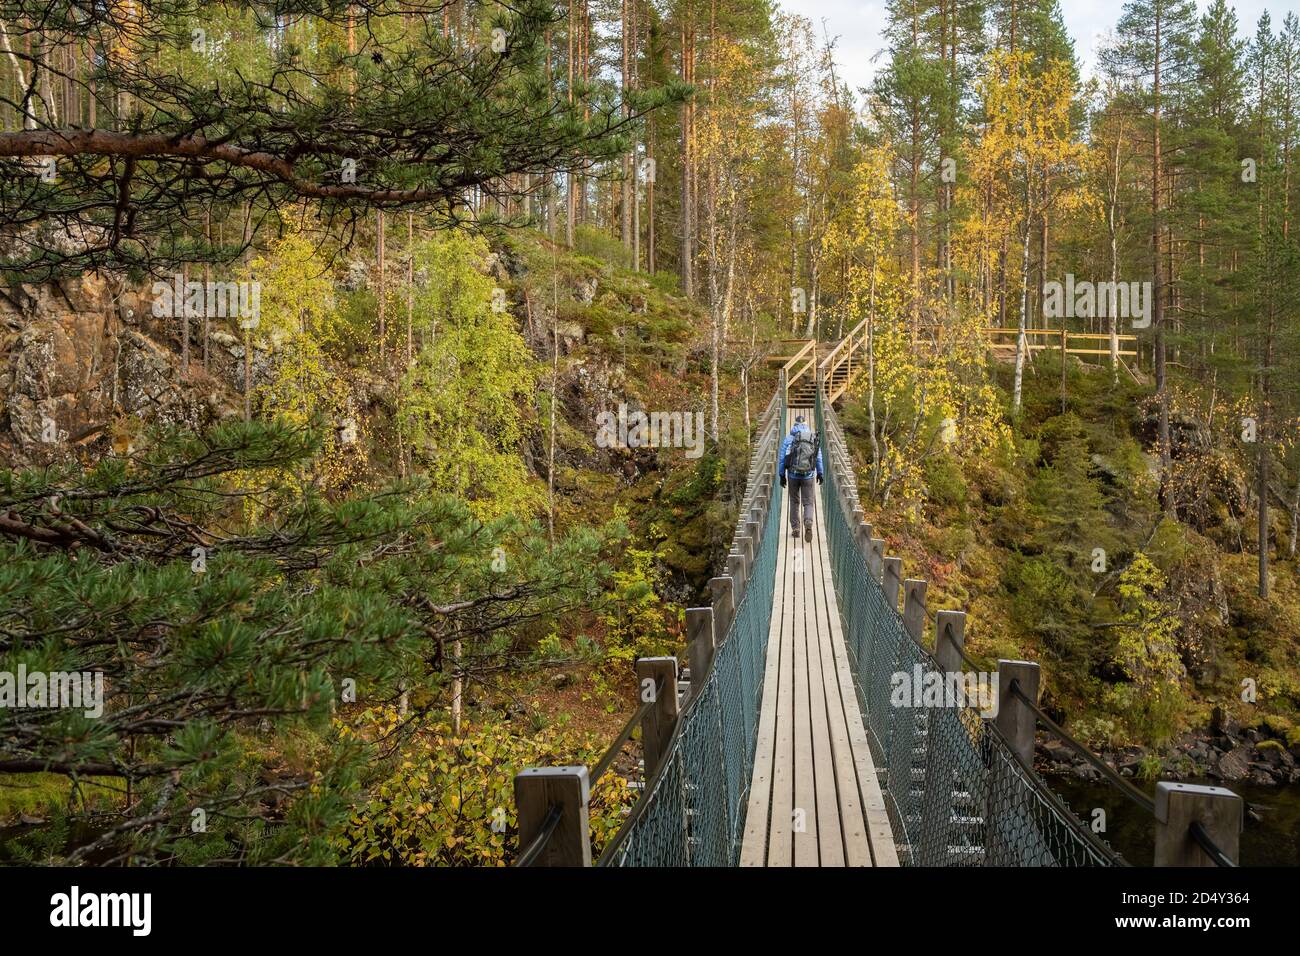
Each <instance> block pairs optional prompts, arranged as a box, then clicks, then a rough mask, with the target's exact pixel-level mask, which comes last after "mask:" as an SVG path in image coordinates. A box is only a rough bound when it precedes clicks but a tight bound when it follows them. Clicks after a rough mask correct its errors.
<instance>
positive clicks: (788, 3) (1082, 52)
mask: <svg viewBox="0 0 1300 956" xmlns="http://www.w3.org/2000/svg"><path fill="white" fill-rule="evenodd" d="M777 2H778V3H779V4H780V5H781V6H782V7H783V8H784V9H785V10H787V11H789V12H791V13H797V14H800V15H801V16H805V17H807V18H808V19H809V20H811V21H812V24H813V29H814V31H815V32H816V34H817V36H818V37H821V36H822V33H823V30H822V21H823V20H824V21H825V24H826V26H825V32H826V33H829V34H830V36H832V37H838V38H839V39H838V41H837V43H836V54H837V55H836V60H837V61H838V63H839V65H840V74H841V75H842V76H843V77H844V78H845V80H846V81H847V82H848V83H849V84H850V85H851V86H852V87H853V88H854V89H855V90H856V89H857V88H858V87H860V86H866V85H867V84H868V83H870V82H871V77H872V75H873V74H874V73H875V70H876V69H877V67H879V66H880V64H881V62H882V60H883V58H882V60H875V61H873V60H872V58H873V57H874V56H875V55H876V54H877V53H878V52H879V51H880V49H881V47H882V46H883V41H882V39H881V35H880V34H881V29H882V27H883V26H884V22H885V4H884V0H777ZM1196 5H1197V8H1198V9H1199V10H1202V11H1203V10H1205V9H1206V7H1208V6H1209V5H1210V0H1197V3H1196ZM1229 6H1231V7H1233V8H1235V9H1236V11H1237V28H1238V31H1239V32H1240V33H1241V34H1242V35H1243V36H1245V37H1251V36H1254V34H1255V24H1256V22H1257V21H1258V20H1259V16H1260V14H1261V13H1263V12H1264V11H1265V10H1268V12H1269V15H1270V16H1271V17H1272V18H1273V29H1274V30H1275V31H1276V30H1277V29H1278V27H1279V26H1280V25H1281V23H1282V17H1283V16H1285V15H1286V14H1287V13H1288V12H1289V11H1296V12H1300V0H1236V2H1232V0H1229ZM1123 7H1124V0H1061V10H1062V12H1063V13H1064V14H1065V25H1066V27H1067V28H1068V29H1069V31H1070V34H1071V36H1073V37H1074V49H1075V53H1076V54H1077V56H1078V57H1079V62H1080V64H1081V65H1082V67H1083V73H1084V76H1088V75H1090V73H1091V70H1092V65H1093V63H1094V62H1095V61H1096V51H1097V48H1098V47H1099V46H1100V45H1101V40H1102V36H1103V34H1104V33H1105V32H1106V31H1108V30H1111V29H1114V26H1115V23H1116V22H1117V21H1118V20H1119V17H1120V11H1121V10H1122V9H1123Z"/></svg>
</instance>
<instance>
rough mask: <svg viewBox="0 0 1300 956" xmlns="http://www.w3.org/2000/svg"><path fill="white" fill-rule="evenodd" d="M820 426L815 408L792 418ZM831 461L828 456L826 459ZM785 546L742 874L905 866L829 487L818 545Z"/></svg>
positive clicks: (784, 511)
mask: <svg viewBox="0 0 1300 956" xmlns="http://www.w3.org/2000/svg"><path fill="white" fill-rule="evenodd" d="M796 414H802V415H803V416H804V418H805V419H806V420H808V421H809V422H811V421H812V419H813V415H812V411H811V410H807V409H805V410H794V409H792V410H791V411H790V412H789V418H788V420H787V422H786V426H785V432H784V433H783V434H789V431H790V428H791V427H792V425H793V422H794V416H795V415H796ZM823 458H825V455H823ZM789 498H790V496H789V494H788V493H786V494H782V495H781V530H780V535H781V540H780V544H779V548H778V552H777V559H776V589H775V596H774V598H773V601H772V625H771V631H770V632H769V637H768V645H767V664H766V671H765V673H764V678H763V701H762V709H761V711H760V713H759V724H758V746H757V750H756V752H755V755H754V776H753V779H752V782H751V785H750V796H749V808H748V811H747V813H746V817H745V835H744V842H743V844H742V846H741V853H740V865H741V866H898V854H897V852H896V851H895V848H894V838H893V834H892V832H891V830H890V826H889V818H888V816H887V814H886V811H885V802H884V799H883V798H882V796H881V792H880V784H879V782H878V781H877V779H876V769H875V765H874V764H873V763H872V761H871V752H870V750H869V749H868V746H867V733H866V730H865V728H864V725H863V722H862V714H861V711H860V710H859V708H858V698H857V693H856V691H855V690H854V684H853V675H852V672H851V671H850V667H849V662H848V658H847V656H846V650H845V645H844V635H843V633H842V631H841V624H840V613H839V606H838V604H837V602H836V599H835V587H834V585H833V583H832V581H831V569H830V555H829V551H828V548H827V544H826V540H825V537H824V534H823V532H824V529H825V520H824V515H823V511H822V499H821V489H820V488H819V489H818V492H817V495H816V501H817V512H816V514H817V518H816V522H815V524H814V526H813V539H812V541H804V540H803V536H802V534H801V535H800V537H799V538H798V539H795V538H793V537H791V536H790V500H789Z"/></svg>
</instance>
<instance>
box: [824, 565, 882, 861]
mask: <svg viewBox="0 0 1300 956" xmlns="http://www.w3.org/2000/svg"><path fill="white" fill-rule="evenodd" d="M830 594H831V597H832V598H833V597H834V590H833V589H831V591H830ZM834 611H835V613H834V614H830V615H828V617H829V625H830V634H831V647H832V648H833V651H834V656H835V671H836V679H837V681H838V683H839V691H840V705H841V707H842V708H843V711H844V721H845V725H846V726H847V729H848V733H849V743H850V746H851V750H852V754H853V764H854V768H855V770H856V771H857V786H858V792H859V794H860V798H861V804H862V812H863V817H864V821H865V824H866V828H867V836H868V838H869V840H870V844H871V857H872V862H873V863H874V864H875V865H876V866H898V865H899V864H898V850H897V848H896V847H895V845H894V831H893V828H892V827H891V826H890V823H889V811H888V810H887V809H886V808H885V797H884V793H883V791H882V790H881V788H880V779H879V777H878V776H877V775H876V765H875V763H874V761H873V760H872V759H871V747H870V745H869V744H868V743H867V730H866V724H865V723H864V721H863V718H862V710H861V708H860V707H859V706H858V692H857V687H856V685H855V683H854V680H853V670H852V667H851V665H850V662H849V656H848V647H847V645H846V643H845V640H844V629H843V625H842V624H841V622H840V615H839V607H838V604H837V605H836V606H835V607H834Z"/></svg>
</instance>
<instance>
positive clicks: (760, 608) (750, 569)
mask: <svg viewBox="0 0 1300 956" xmlns="http://www.w3.org/2000/svg"><path fill="white" fill-rule="evenodd" d="M784 420H785V393H784V390H783V389H778V390H777V392H776V393H774V394H773V396H772V400H771V401H770V402H769V403H768V405H767V408H766V410H765V411H764V413H763V415H762V416H761V418H760V419H759V424H758V429H757V434H756V436H755V442H754V450H753V452H752V455H751V458H750V465H749V472H748V475H747V481H746V488H745V495H744V498H743V499H742V501H741V507H740V513H739V516H738V518H737V522H736V530H735V534H734V536H733V539H732V545H731V550H730V553H729V554H728V555H727V558H726V564H725V568H724V570H723V573H722V574H720V575H719V576H718V577H716V578H713V579H712V580H711V581H710V582H709V587H710V592H711V595H712V598H713V601H712V604H711V605H709V606H707V607H699V608H690V609H688V610H687V612H686V619H687V631H688V648H687V650H688V654H689V662H690V663H689V677H690V679H689V682H688V683H687V685H686V692H685V694H684V695H682V694H679V687H678V662H677V660H676V658H672V657H668V658H643V659H641V660H639V661H637V677H638V680H639V681H640V686H641V699H642V703H641V705H640V707H638V709H637V711H636V713H634V714H633V715H632V717H631V719H630V720H629V721H628V723H627V725H626V726H625V727H624V729H623V732H622V733H621V734H620V735H619V736H618V737H617V738H616V739H615V740H614V742H613V743H612V744H611V746H610V747H609V749H608V750H607V751H606V753H605V755H604V757H602V758H601V760H600V761H599V762H598V763H597V764H596V765H595V767H594V768H593V769H592V770H588V768H586V767H540V768H536V767H535V768H529V769H527V770H524V771H523V772H521V773H520V774H518V775H517V776H516V777H515V804H516V810H517V812H518V817H519V845H520V855H519V861H518V865H521V866H532V865H541V866H584V865H591V844H590V829H589V821H588V811H587V803H588V800H589V799H590V795H591V789H592V788H593V787H594V786H595V784H596V783H597V782H598V781H599V779H600V777H601V776H602V775H603V774H604V773H605V772H606V771H608V770H609V769H610V768H611V766H612V765H613V762H614V759H615V757H616V756H617V755H618V754H619V753H621V752H622V750H623V748H624V747H625V746H626V745H627V743H628V741H629V740H630V739H631V737H632V735H633V732H634V731H635V729H636V728H637V727H640V728H641V737H642V752H643V759H644V764H645V785H644V788H643V790H642V794H641V797H640V799H639V800H638V801H637V803H636V804H635V805H634V806H633V808H632V810H631V812H630V814H629V815H628V817H627V819H626V820H625V821H624V823H623V825H622V826H621V827H620V828H619V830H618V832H617V833H616V834H615V835H614V837H613V838H612V839H611V840H610V842H609V844H608V845H607V846H606V847H605V849H604V851H603V852H602V853H601V856H600V859H599V860H598V861H597V863H596V865H598V866H734V865H736V863H737V862H738V860H739V855H740V843H741V839H742V836H743V833H744V824H745V819H744V817H745V807H746V803H747V801H748V795H749V783H750V777H751V775H752V772H753V763H754V747H755V743H756V739H757V734H758V711H759V701H760V698H761V695H762V679H763V662H764V658H765V655H766V650H767V637H768V629H769V626H770V621H771V617H772V592H773V586H774V583H775V578H776V554H777V545H778V543H779V542H778V539H779V537H780V535H779V531H780V529H779V528H778V527H777V525H778V522H779V520H780V513H781V507H780V494H781V492H780V488H779V486H778V485H777V481H776V464H777V461H776V459H777V450H778V448H779V447H780V439H781V432H782V423H783V422H784Z"/></svg>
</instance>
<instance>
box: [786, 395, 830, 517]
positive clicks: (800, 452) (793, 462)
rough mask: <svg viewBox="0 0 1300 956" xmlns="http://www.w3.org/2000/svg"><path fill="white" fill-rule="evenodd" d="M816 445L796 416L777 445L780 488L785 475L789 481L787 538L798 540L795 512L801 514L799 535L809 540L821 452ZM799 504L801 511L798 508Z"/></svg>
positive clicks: (820, 465) (813, 438) (819, 471)
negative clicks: (779, 455)
mask: <svg viewBox="0 0 1300 956" xmlns="http://www.w3.org/2000/svg"><path fill="white" fill-rule="evenodd" d="M819 445H820V442H819V440H818V438H817V437H815V436H814V435H813V433H812V429H811V428H809V427H808V424H807V423H806V422H805V421H804V420H803V416H802V415H800V416H798V417H797V418H795V420H794V427H793V428H791V429H790V434H788V435H786V436H785V440H784V441H782V442H781V466H780V471H779V475H780V477H781V487H782V488H784V487H786V478H787V472H788V473H789V475H788V477H789V481H790V536H791V537H792V538H797V537H799V512H800V510H802V511H803V535H804V540H805V541H811V540H812V527H813V512H814V509H815V508H816V506H815V505H814V504H813V494H814V492H813V478H814V477H815V478H816V479H817V484H819V485H820V484H821V483H822V451H821V448H820V447H818V446H819ZM801 505H802V509H801V508H800V506H801Z"/></svg>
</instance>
